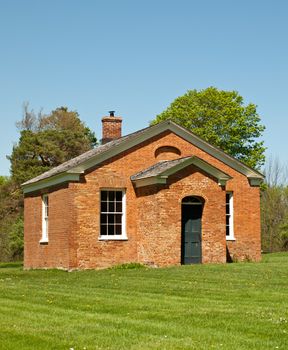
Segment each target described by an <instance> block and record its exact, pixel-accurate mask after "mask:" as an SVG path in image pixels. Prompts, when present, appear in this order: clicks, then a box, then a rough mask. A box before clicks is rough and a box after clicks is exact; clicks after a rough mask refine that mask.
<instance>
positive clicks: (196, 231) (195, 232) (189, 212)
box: [181, 197, 203, 265]
mask: <svg viewBox="0 0 288 350" xmlns="http://www.w3.org/2000/svg"><path fill="white" fill-rule="evenodd" d="M202 210H203V205H202V202H201V201H200V200H199V199H198V198H196V197H185V198H184V199H183V201H182V257H181V262H182V264H184V265H186V264H199V263H201V262H202V247H201V238H202V234H201V219H202Z"/></svg>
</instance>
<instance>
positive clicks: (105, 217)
mask: <svg viewBox="0 0 288 350" xmlns="http://www.w3.org/2000/svg"><path fill="white" fill-rule="evenodd" d="M100 220H101V225H102V224H107V214H101V216H100Z"/></svg>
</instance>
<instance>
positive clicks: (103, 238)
mask: <svg viewBox="0 0 288 350" xmlns="http://www.w3.org/2000/svg"><path fill="white" fill-rule="evenodd" d="M98 240H99V241H128V238H127V237H125V236H120V237H117V236H100V237H99V238H98Z"/></svg>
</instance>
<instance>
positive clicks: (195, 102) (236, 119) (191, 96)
mask: <svg viewBox="0 0 288 350" xmlns="http://www.w3.org/2000/svg"><path fill="white" fill-rule="evenodd" d="M256 107H257V106H256V105H254V104H252V103H249V104H248V105H247V106H245V105H244V103H243V97H241V96H240V95H239V94H238V92H237V91H223V90H218V89H217V88H215V87H209V88H207V89H205V90H200V91H197V90H189V91H187V93H186V94H185V95H183V96H180V97H178V98H176V99H175V100H174V101H173V102H172V103H171V105H170V106H169V107H168V108H167V109H166V110H165V111H164V112H162V113H161V114H159V115H157V116H156V118H155V119H154V120H153V121H152V122H151V124H152V125H153V124H157V123H160V122H161V121H163V120H166V119H171V120H173V121H175V122H176V123H178V124H180V125H182V126H184V127H185V128H187V129H190V130H191V131H192V132H193V133H195V134H196V135H198V136H200V137H201V138H203V139H204V140H206V141H208V142H209V143H211V144H212V145H214V146H217V147H219V148H221V149H222V150H223V151H225V152H226V153H228V154H230V155H232V156H233V157H235V158H236V159H238V160H240V161H242V162H244V163H245V164H247V165H248V166H250V167H253V168H260V166H261V165H263V163H264V160H265V156H264V151H265V147H264V146H263V141H258V139H259V138H260V137H261V135H262V133H263V131H264V129H265V127H264V126H263V125H261V124H260V116H259V115H258V113H257V110H256V109H257V108H256Z"/></svg>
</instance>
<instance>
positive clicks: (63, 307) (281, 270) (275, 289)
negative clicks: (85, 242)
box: [0, 253, 288, 350]
mask: <svg viewBox="0 0 288 350" xmlns="http://www.w3.org/2000/svg"><path fill="white" fill-rule="evenodd" d="M0 267H2V268H0V349H1V350H2V349H5V350H9V349H21V350H25V349H29V350H33V349H37V350H39V349H41V350H45V349H49V350H50V349H67V350H69V349H70V348H74V349H75V350H78V349H87V350H88V349H173V350H174V349H199V350H201V349H205V350H206V349H227V350H228V349H229V350H241V349H253V350H254V349H261V350H265V349H283V350H286V349H288V310H287V307H288V278H287V277H288V254H283V253H282V254H273V255H266V256H265V257H264V259H263V262H262V263H259V264H254V263H238V264H227V265H198V266H196V265H194V266H181V267H172V268H167V269H136V270H123V269H122V270H121V269H111V270H102V271H82V272H70V273H68V272H64V271H55V270H53V271H23V270H22V268H21V266H19V265H18V266H17V265H15V266H13V265H12V266H9V265H8V266H7V265H6V266H5V265H2V266H1V265H0Z"/></svg>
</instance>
